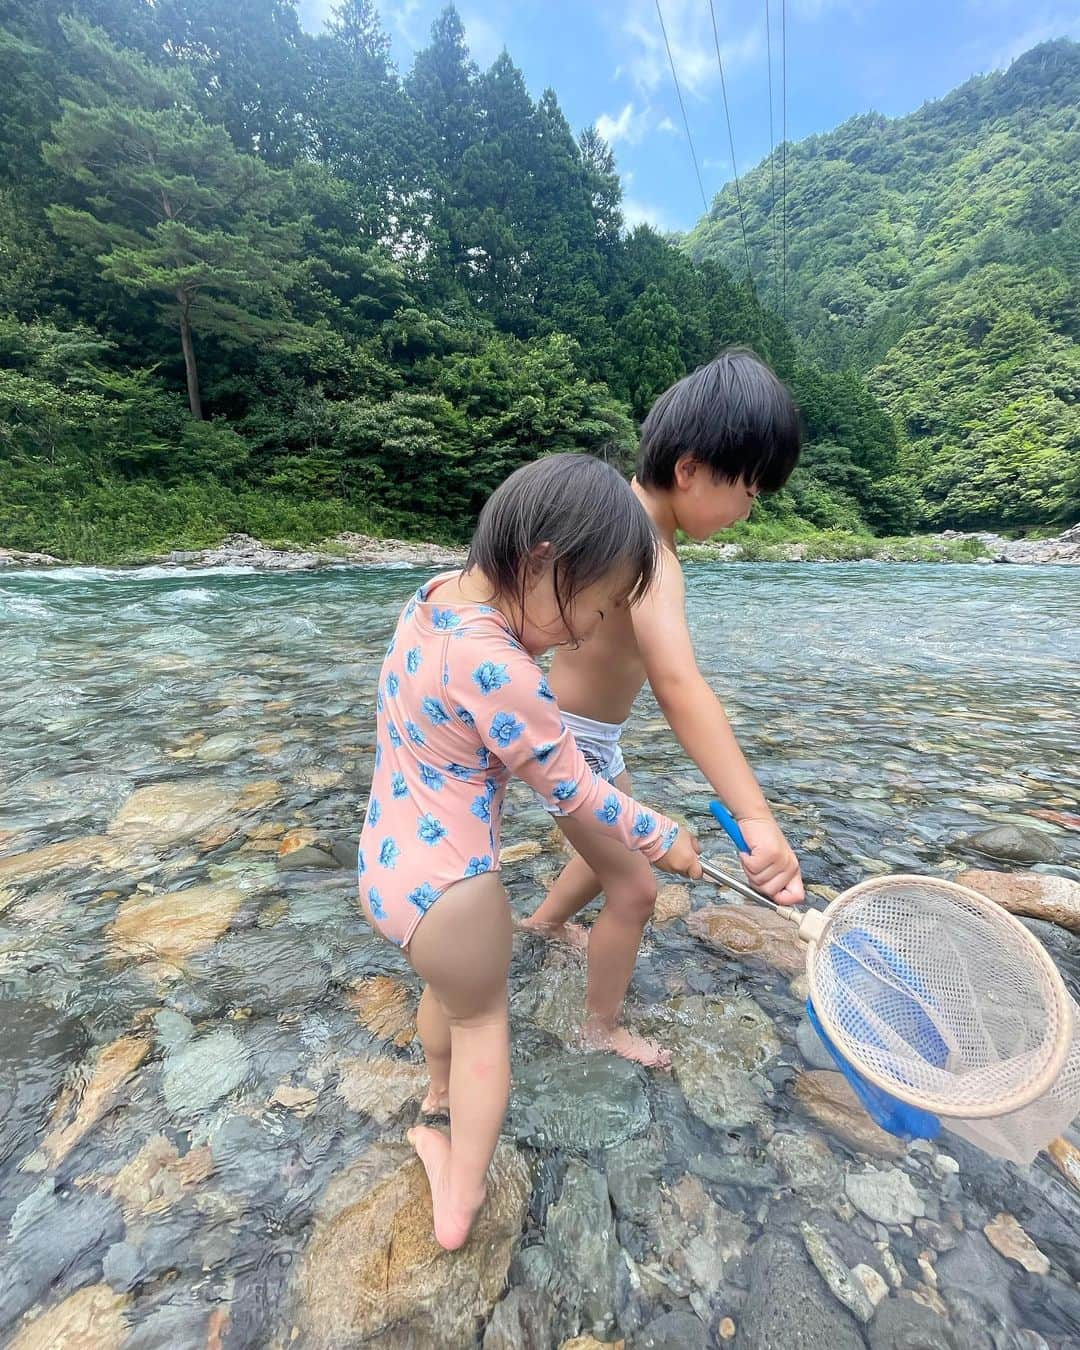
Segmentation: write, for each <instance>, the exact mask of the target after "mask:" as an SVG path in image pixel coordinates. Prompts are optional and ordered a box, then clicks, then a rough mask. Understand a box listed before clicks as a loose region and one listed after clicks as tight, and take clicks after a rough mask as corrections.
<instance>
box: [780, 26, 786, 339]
mask: <svg viewBox="0 0 1080 1350" xmlns="http://www.w3.org/2000/svg"><path fill="white" fill-rule="evenodd" d="M780 90H781V94H780V97H781V99H782V100H783V102H782V108H783V136H784V145H783V150H782V152H781V161H780V162H781V174H782V178H783V183H782V187H781V192H782V195H783V212H782V214H781V217H780V220H781V230H782V241H783V247H782V255H783V270H782V272H781V278H782V285H781V290H780V295H781V301H780V312H781V313H782V314H783V316H784V321H785V323H786V322H787V0H780Z"/></svg>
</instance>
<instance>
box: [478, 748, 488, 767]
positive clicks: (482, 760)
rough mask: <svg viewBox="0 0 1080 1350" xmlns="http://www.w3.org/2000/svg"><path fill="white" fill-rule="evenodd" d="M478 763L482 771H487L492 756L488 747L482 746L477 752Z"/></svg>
mask: <svg viewBox="0 0 1080 1350" xmlns="http://www.w3.org/2000/svg"><path fill="white" fill-rule="evenodd" d="M476 762H477V764H479V765H480V767H481V768H482V769H486V768H487V766H488V765H489V764H490V763H491V755H490V753H489V752H488V748H487V746H486V745H482V746H481V747H480V748H479V750H477V752H476Z"/></svg>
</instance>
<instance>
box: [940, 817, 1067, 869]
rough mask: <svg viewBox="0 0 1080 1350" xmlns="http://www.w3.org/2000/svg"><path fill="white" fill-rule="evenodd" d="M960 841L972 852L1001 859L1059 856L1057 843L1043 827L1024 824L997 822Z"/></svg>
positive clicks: (1028, 860)
mask: <svg viewBox="0 0 1080 1350" xmlns="http://www.w3.org/2000/svg"><path fill="white" fill-rule="evenodd" d="M960 843H961V844H962V845H963V846H964V847H965V848H968V849H970V850H971V851H972V852H973V853H981V854H983V855H984V856H985V857H987V858H997V859H998V860H999V861H1001V862H1013V863H1053V862H1057V861H1058V860H1059V858H1060V856H1061V855H1060V853H1059V851H1058V847H1057V845H1056V844H1055V843H1054V841H1053V839H1052V838H1051V837H1050V836H1049V835H1048V834H1047V833H1046V832H1045V831H1044V830H1035V829H1031V828H1030V827H1025V826H1022V825H998V826H995V827H994V828H993V829H992V830H982V831H980V832H979V833H978V834H973V835H969V836H968V837H967V838H966V839H962V840H960Z"/></svg>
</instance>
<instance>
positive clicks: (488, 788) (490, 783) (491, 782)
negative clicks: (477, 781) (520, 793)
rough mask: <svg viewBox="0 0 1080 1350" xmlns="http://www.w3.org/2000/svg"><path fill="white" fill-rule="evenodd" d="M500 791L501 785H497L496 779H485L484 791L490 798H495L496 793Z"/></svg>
mask: <svg viewBox="0 0 1080 1350" xmlns="http://www.w3.org/2000/svg"><path fill="white" fill-rule="evenodd" d="M498 790H499V785H498V783H496V781H495V779H494V778H485V779H484V791H485V792H486V793H487V795H488V796H489V797H494V796H495V794H496V792H498Z"/></svg>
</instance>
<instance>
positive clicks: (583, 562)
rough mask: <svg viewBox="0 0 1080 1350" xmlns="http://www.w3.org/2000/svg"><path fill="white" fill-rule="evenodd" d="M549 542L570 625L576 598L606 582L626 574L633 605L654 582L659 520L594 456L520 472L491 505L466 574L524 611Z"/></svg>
mask: <svg viewBox="0 0 1080 1350" xmlns="http://www.w3.org/2000/svg"><path fill="white" fill-rule="evenodd" d="M545 543H546V544H548V545H549V546H550V550H551V552H550V554H549V555H548V556H547V558H546V559H545V561H548V562H550V563H551V564H552V569H553V570H552V584H553V587H554V591H555V601H556V604H557V605H558V606H559V613H560V615H561V616H562V619H563V621H564V622H566V612H567V609H568V608H569V606H570V604H571V603H572V602H573V599H574V597H575V596H576V595H577V594H578V593H579V592H580V591H582V590H584V588H585V587H586V586H591V585H592V583H593V582H595V581H599V580H600V579H601V577H605V576H608V575H610V573H612V572H619V571H621V572H624V573H625V574H626V578H627V586H628V590H627V594H626V599H627V600H628V601H629V603H631V604H633V603H634V601H636V600H639V599H640V598H641V597H642V596H643V595H644V594H645V592H646V591H647V590H648V588H649V585H650V583H651V582H652V579H653V573H654V570H655V568H656V558H657V542H656V532H655V530H654V529H653V524H652V521H651V520H650V519H649V516H648V513H647V512H646V510H645V508H644V507H643V506H642V505H641V503H640V502H639V501H638V499H637V498H636V497H635V496H634V493H633V491H632V490H631V488H630V484H629V483H628V482H627V481H626V479H625V478H623V476H622V475H621V474H620V473H619V472H618V470H617V469H614V468H612V466H611V465H610V464H605V463H603V462H602V461H601V460H599V459H594V458H593V457H592V456H591V455H548V456H547V457H545V458H544V459H538V460H534V461H533V462H532V463H531V464H525V465H523V466H522V467H521V468H520V469H516V470H515V471H514V472H513V473H512V474H511V475H510V477H509V478H508V479H507V480H506V482H505V483H503V484H501V486H500V487H498V488H497V489H496V490H495V491H494V492H493V493H492V494H491V496H490V497H489V498H488V500H487V502H486V503H485V504H484V509H483V510H482V511H481V512H480V519H479V521H478V522H477V526H476V533H475V534H474V535H473V539H472V544H471V546H470V548H469V556H468V559H467V561H466V563H465V567H466V569H467V570H468V569H470V568H477V569H478V570H479V571H481V572H483V574H484V575H485V576H486V577H487V578H488V580H489V581H490V582H491V583H492V585H493V586H494V588H495V594H496V596H513V597H514V598H515V600H516V601H517V603H518V605H519V606H520V609H521V611H522V612H524V608H525V596H526V591H527V589H528V579H529V572H530V567H531V566H532V565H533V564H534V563H535V561H536V559H535V550H536V549H537V548H538V547H539V546H540V545H541V544H545Z"/></svg>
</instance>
